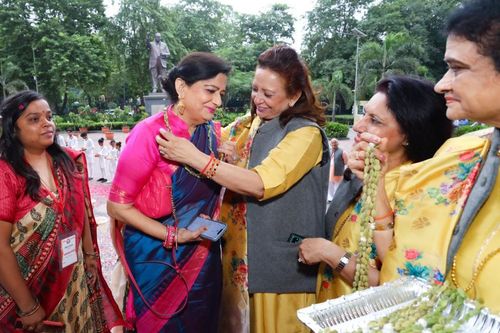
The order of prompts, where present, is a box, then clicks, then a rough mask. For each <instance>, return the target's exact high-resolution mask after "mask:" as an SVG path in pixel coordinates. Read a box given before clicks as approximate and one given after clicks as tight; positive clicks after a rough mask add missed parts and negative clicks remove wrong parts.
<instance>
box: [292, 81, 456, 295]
mask: <svg viewBox="0 0 500 333" xmlns="http://www.w3.org/2000/svg"><path fill="white" fill-rule="evenodd" d="M445 109H446V106H445V102H444V98H442V96H439V95H438V94H437V93H435V92H434V91H433V85H432V84H431V83H430V82H425V81H421V80H418V79H414V78H409V77H402V76H393V77H389V78H386V79H383V80H382V81H380V82H379V83H378V84H377V88H376V94H375V95H374V96H373V97H372V98H371V99H370V101H369V102H368V103H367V104H366V105H365V116H364V117H363V118H362V119H361V120H360V121H358V122H357V123H356V124H355V125H354V127H353V129H354V130H355V131H356V132H357V133H358V135H357V136H356V138H355V140H354V141H355V146H354V147H353V152H352V153H351V154H350V157H349V165H350V166H351V165H352V166H354V167H356V165H357V163H358V161H360V160H362V159H364V152H363V151H362V148H364V146H365V143H364V142H363V139H362V138H366V137H375V136H376V137H377V138H378V139H379V146H378V149H379V152H383V154H384V155H383V156H384V158H383V159H382V161H383V169H382V177H380V179H379V184H378V189H377V200H376V206H375V209H376V217H375V230H374V239H373V240H374V242H373V243H372V254H371V256H370V257H371V259H370V266H371V267H370V269H369V273H368V275H369V283H370V284H371V285H377V284H378V280H379V278H378V277H379V276H378V275H379V272H378V269H379V268H380V260H383V257H384V255H385V253H386V252H387V250H388V247H389V245H390V243H391V240H392V234H393V230H392V222H391V220H392V215H393V213H392V212H393V211H394V209H395V208H397V203H396V202H395V200H394V190H395V188H396V185H397V183H398V181H399V177H400V168H402V167H403V166H404V165H406V164H409V163H410V162H418V161H421V160H423V159H426V158H429V157H431V156H432V155H433V154H434V153H435V152H436V149H437V148H438V147H439V146H440V145H441V144H442V143H443V142H444V141H445V140H446V139H447V138H449V137H450V135H451V129H452V127H451V122H450V121H449V120H448V119H447V118H446V114H445ZM424 139H425V144H422V143H421V142H422V141H423V140H424ZM354 170H356V169H354ZM362 177H363V175H362V174H361V173H357V177H354V178H353V179H348V180H347V179H346V180H345V181H344V182H343V183H342V184H341V186H340V187H339V189H338V192H337V194H336V195H335V197H334V199H333V201H332V203H331V205H330V207H329V210H328V212H327V215H326V226H327V228H329V229H330V230H331V231H329V232H330V236H331V239H332V241H329V240H327V239H322V238H308V239H305V240H304V241H303V242H302V244H301V245H300V256H301V257H303V258H304V260H305V261H306V262H307V263H311V264H314V263H317V262H321V265H320V272H319V274H318V284H317V296H318V302H322V301H325V300H327V299H330V298H336V297H339V296H341V295H345V294H349V293H351V292H352V288H351V285H352V281H353V278H354V273H355V267H356V261H357V259H356V256H355V255H353V254H355V253H356V252H357V251H358V248H359V247H358V243H359V241H360V223H359V222H360V221H359V217H360V216H359V213H360V210H361V207H362V205H363V202H362V200H361V199H360V192H361V191H362V188H361V187H362V184H361V181H360V180H359V179H361V178H362ZM339 216H340V217H339Z"/></svg>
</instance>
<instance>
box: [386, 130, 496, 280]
mask: <svg viewBox="0 0 500 333" xmlns="http://www.w3.org/2000/svg"><path fill="white" fill-rule="evenodd" d="M488 148H489V143H488V140H486V139H481V138H477V137H468V138H467V139H466V140H464V138H453V139H450V140H448V141H447V142H446V143H445V144H444V145H443V146H442V147H441V148H440V149H439V151H438V152H436V154H435V156H434V157H433V158H431V159H428V160H425V161H422V162H419V163H415V164H411V165H408V166H403V167H402V168H401V176H400V179H399V181H398V186H397V189H396V192H395V202H396V207H395V208H396V216H395V228H394V240H393V244H392V245H391V247H390V251H389V252H388V254H387V255H386V257H385V258H384V261H383V264H382V270H381V274H380V282H381V283H384V282H386V281H391V280H394V279H397V278H398V277H400V276H403V275H413V276H417V277H421V278H424V279H428V280H431V281H433V282H435V283H442V282H443V281H444V274H445V273H444V272H445V271H446V255H447V251H448V246H449V243H450V239H451V236H452V233H453V229H454V226H455V224H456V223H457V221H458V219H459V218H460V214H461V212H462V209H463V206H464V205H465V201H466V200H467V197H468V195H469V193H470V190H471V188H472V185H473V184H474V181H475V179H476V177H477V174H478V172H479V168H480V166H481V161H482V160H483V158H484V156H485V154H486V153H487V152H488Z"/></svg>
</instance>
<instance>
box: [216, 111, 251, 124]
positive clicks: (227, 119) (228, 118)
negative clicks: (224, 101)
mask: <svg viewBox="0 0 500 333" xmlns="http://www.w3.org/2000/svg"><path fill="white" fill-rule="evenodd" d="M243 115H245V112H225V111H218V112H217V113H216V114H215V117H214V121H219V122H220V123H221V126H222V127H226V126H227V125H229V124H231V123H232V122H233V121H234V120H235V119H236V118H238V117H241V116H243Z"/></svg>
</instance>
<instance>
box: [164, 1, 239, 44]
mask: <svg viewBox="0 0 500 333" xmlns="http://www.w3.org/2000/svg"><path fill="white" fill-rule="evenodd" d="M173 10H174V11H175V14H176V15H175V17H176V19H175V27H174V31H175V32H174V33H175V35H176V36H179V39H180V41H181V43H182V45H183V46H184V47H185V48H186V49H187V50H188V51H207V52H208V51H214V50H216V49H217V48H218V47H219V46H221V45H223V44H224V42H225V41H226V39H227V38H228V37H229V36H228V35H226V34H225V33H226V32H228V31H230V30H231V29H228V27H227V24H228V23H230V22H231V17H232V16H233V15H234V12H233V10H232V8H231V7H230V6H227V5H223V4H221V3H219V2H217V1H215V0H182V1H180V2H179V4H177V5H176V6H175V7H174V8H173ZM233 28H234V27H233Z"/></svg>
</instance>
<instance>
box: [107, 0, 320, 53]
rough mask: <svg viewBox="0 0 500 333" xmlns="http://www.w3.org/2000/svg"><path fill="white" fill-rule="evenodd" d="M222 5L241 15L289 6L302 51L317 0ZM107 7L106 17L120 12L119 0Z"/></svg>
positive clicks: (172, 0) (167, 0) (226, 0)
mask: <svg viewBox="0 0 500 333" xmlns="http://www.w3.org/2000/svg"><path fill="white" fill-rule="evenodd" d="M217 1H218V2H220V3H223V4H226V5H230V6H231V7H233V9H234V10H235V11H237V12H240V13H246V14H258V13H259V12H263V11H266V10H268V9H270V8H271V6H272V5H273V4H274V3H284V4H287V5H288V6H289V7H290V8H291V10H290V13H291V14H292V15H293V16H294V17H295V19H296V22H295V34H294V36H293V37H294V39H295V43H294V44H293V47H295V48H296V49H297V51H300V45H301V43H302V36H303V29H304V26H305V23H306V20H305V18H304V15H305V14H306V12H308V11H310V10H312V9H313V7H314V4H315V3H316V1H315V0H281V1H280V0H217ZM161 2H162V4H164V5H167V6H170V5H174V4H176V3H177V2H178V1H177V0H161ZM104 5H105V6H106V15H108V16H113V15H115V14H116V13H117V12H118V8H119V0H104Z"/></svg>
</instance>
